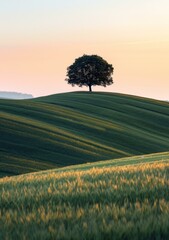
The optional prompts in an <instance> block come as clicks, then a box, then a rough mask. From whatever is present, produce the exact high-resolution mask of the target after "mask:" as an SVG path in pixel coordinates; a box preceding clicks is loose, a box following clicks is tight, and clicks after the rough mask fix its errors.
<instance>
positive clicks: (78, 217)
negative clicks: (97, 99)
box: [0, 153, 169, 240]
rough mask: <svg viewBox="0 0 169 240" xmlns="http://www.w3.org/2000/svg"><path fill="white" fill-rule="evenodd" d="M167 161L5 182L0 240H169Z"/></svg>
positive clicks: (0, 182)
mask: <svg viewBox="0 0 169 240" xmlns="http://www.w3.org/2000/svg"><path fill="white" fill-rule="evenodd" d="M167 156H169V154H168V153H167V154H166V153H165V158H164V157H163V155H161V158H159V155H158V161H151V157H149V161H148V162H147V159H148V158H146V156H144V159H143V160H142V161H141V162H140V161H139V159H141V157H139V159H137V160H133V162H132V164H129V165H127V162H128V161H129V160H130V159H129V158H128V160H127V161H124V163H126V164H125V165H123V166H114V165H113V164H114V163H115V161H113V164H112V166H111V164H110V163H111V161H109V162H108V163H107V164H106V162H105V165H103V166H102V167H98V165H97V164H96V167H94V164H93V165H92V166H91V167H88V168H86V169H85V168H84V169H83V167H80V166H79V168H74V169H73V168H71V167H70V169H69V168H66V170H64V168H63V169H61V170H59V171H58V170H51V171H44V172H39V173H34V174H26V175H20V176H15V177H6V178H2V179H0V206H1V209H0V228H1V231H0V239H6V240H7V239H72V240H73V239H168V236H169V157H167ZM154 158H155V155H153V159H154ZM117 161H118V160H117Z"/></svg>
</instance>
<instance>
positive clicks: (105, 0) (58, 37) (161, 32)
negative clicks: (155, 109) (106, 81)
mask: <svg viewBox="0 0 169 240" xmlns="http://www.w3.org/2000/svg"><path fill="white" fill-rule="evenodd" d="M83 54H97V55H100V56H101V57H103V58H104V59H105V60H107V61H108V62H109V63H111V64H112V65H113V66H114V69H115V71H114V84H113V85H112V86H110V87H106V88H104V87H94V90H97V91H111V92H122V93H127V94H133V95H139V96H146V97H150V98H156V99H163V100H169V66H168V65H169V1H168V0H161V1H157V0H142V1H135V0H90V1H89V0H62V1H60V0H26V1H23V0H1V1H0V91H17V92H23V93H31V94H33V95H34V96H41V95H48V94H52V93H59V92H68V91H76V90H88V89H87V88H86V87H83V88H79V87H74V88H72V87H71V86H69V85H68V84H67V83H66V82H65V81H64V79H65V77H66V69H67V67H68V66H69V65H71V64H72V63H73V62H74V59H75V58H78V57H80V56H82V55H83Z"/></svg>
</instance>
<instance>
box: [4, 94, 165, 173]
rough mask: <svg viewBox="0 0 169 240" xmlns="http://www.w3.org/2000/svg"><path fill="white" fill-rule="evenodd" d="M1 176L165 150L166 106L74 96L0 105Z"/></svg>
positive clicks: (126, 97) (119, 97)
mask: <svg viewBox="0 0 169 240" xmlns="http://www.w3.org/2000/svg"><path fill="white" fill-rule="evenodd" d="M0 111H1V112H0V115H1V118H0V174H1V175H3V176H4V175H13V174H20V173H25V172H30V171H37V170H43V169H49V168H53V167H62V166H69V165H74V164H81V163H85V162H94V161H98V160H106V159H112V158H120V157H125V156H133V155H139V154H146V153H154V152H163V151H168V150H169V138H168V136H169V104H168V103H166V102H162V101H155V100H152V99H146V98H140V97H135V96H129V95H122V94H112V93H99V92H97V93H92V94H91V93H88V92H76V93H65V94H56V95H51V96H48V97H42V98H37V99H33V100H19V101H16V100H0Z"/></svg>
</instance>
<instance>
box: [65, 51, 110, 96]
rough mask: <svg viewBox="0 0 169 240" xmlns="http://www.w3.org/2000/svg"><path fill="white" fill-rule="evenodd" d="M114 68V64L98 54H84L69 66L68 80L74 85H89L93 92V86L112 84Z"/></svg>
mask: <svg viewBox="0 0 169 240" xmlns="http://www.w3.org/2000/svg"><path fill="white" fill-rule="evenodd" d="M113 70H114V68H113V66H112V65H111V64H108V63H107V62H106V61H105V60H104V59H103V58H101V57H99V56H97V55H83V56H82V57H79V58H77V59H75V62H74V63H73V64H72V65H71V66H69V67H68V68H67V78H66V81H67V82H68V84H71V85H72V86H74V85H78V86H79V87H82V86H88V87H89V91H90V92H91V91H92V86H95V85H99V86H104V87H106V86H107V85H111V84H112V83H113V78H112V74H113Z"/></svg>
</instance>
